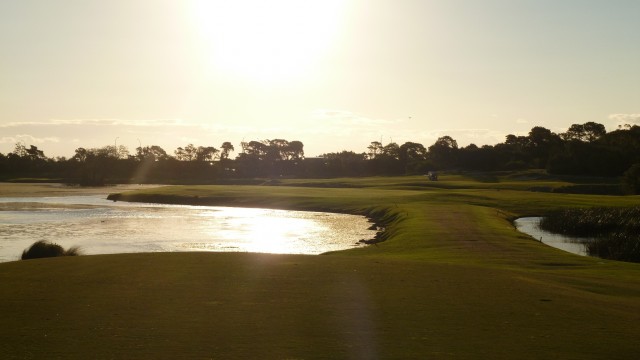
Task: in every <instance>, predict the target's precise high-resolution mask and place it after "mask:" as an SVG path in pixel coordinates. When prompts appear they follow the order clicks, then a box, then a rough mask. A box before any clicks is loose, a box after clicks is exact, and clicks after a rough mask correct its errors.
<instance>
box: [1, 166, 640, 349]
mask: <svg viewBox="0 0 640 360" xmlns="http://www.w3.org/2000/svg"><path fill="white" fill-rule="evenodd" d="M603 181H604V182H606V181H607V180H602V179H588V178H568V177H567V178H560V177H552V176H548V175H546V174H544V173H542V172H522V173H495V174H493V173H491V174H486V173H485V174H455V173H452V174H442V175H441V176H440V178H439V181H429V180H428V179H427V178H426V177H424V176H403V177H363V178H335V179H278V180H266V181H265V182H264V184H261V185H190V186H163V187H156V188H153V187H145V188H142V189H139V190H134V191H127V192H123V193H118V194H112V195H110V198H111V199H113V200H117V201H140V202H159V203H170V204H190V205H215V206H236V207H259V208H274V209H290V210H309V211H311V210H313V211H326V212H339V213H348V214H356V215H365V216H367V217H369V218H370V219H372V221H375V222H376V223H377V225H378V226H379V227H380V228H384V230H383V231H382V232H381V233H380V234H379V237H378V239H377V240H378V241H379V242H376V243H374V244H371V245H367V246H357V247H356V246H354V248H353V249H350V250H345V251H337V252H331V253H326V254H322V255H274V254H256V253H212V252H197V253H190V252H176V253H136V254H116V255H91V256H86V255H85V256H69V257H57V258H46V259H34V260H25V261H14V262H7V263H0V324H2V326H1V327H0V358H2V359H635V358H636V357H637V356H638V354H639V353H640V344H639V343H638V339H639V337H640V264H636V263H626V262H619V261H612V260H604V259H599V258H594V257H584V256H578V255H573V254H570V253H567V252H563V251H561V250H558V249H555V248H552V247H549V246H547V245H545V244H543V243H541V242H540V241H538V240H536V239H533V238H531V237H529V236H527V235H525V234H523V233H521V232H519V231H518V230H516V229H515V227H514V225H513V220H514V219H516V218H518V217H522V216H545V215H547V214H552V213H553V212H554V211H557V210H560V209H568V208H590V207H631V206H638V205H640V196H613V195H590V194H576V193H566V192H562V189H576V188H581V187H584V188H588V186H587V185H589V186H591V185H597V186H602V185H603V184H602V182H603ZM27 185H28V184H12V185H11V186H12V189H13V190H12V191H13V192H14V195H15V194H19V191H20V190H19V188H20V186H27ZM604 185H610V184H604ZM3 186H5V185H4V184H0V189H2V187H3ZM38 186H39V187H38V189H40V192H39V193H40V194H46V193H47V191H49V190H47V187H46V184H39V185H38ZM69 191H70V192H73V191H74V190H69ZM78 191H83V190H78ZM572 192H576V191H572ZM0 193H1V194H3V195H0V196H9V195H7V194H9V192H4V193H3V192H0ZM0 229H1V227H0ZM33 240H34V242H35V241H37V240H39V239H33ZM264 241H266V242H268V241H269V239H268V238H265V239H264ZM318 241H322V239H318Z"/></svg>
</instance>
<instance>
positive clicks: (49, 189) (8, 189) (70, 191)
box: [0, 182, 166, 197]
mask: <svg viewBox="0 0 640 360" xmlns="http://www.w3.org/2000/svg"><path fill="white" fill-rule="evenodd" d="M162 186H166V185H143V184H116V185H106V186H96V187H85V186H70V185H65V184H61V183H12V182H0V197H55V196H68V195H105V196H106V195H109V194H110V193H112V192H114V191H130V190H142V189H151V188H156V187H162Z"/></svg>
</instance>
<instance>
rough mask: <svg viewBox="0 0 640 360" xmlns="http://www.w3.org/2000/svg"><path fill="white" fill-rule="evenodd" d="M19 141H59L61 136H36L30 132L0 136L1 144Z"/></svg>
mask: <svg viewBox="0 0 640 360" xmlns="http://www.w3.org/2000/svg"><path fill="white" fill-rule="evenodd" d="M19 142H22V143H25V144H44V143H59V142H60V138H58V137H55V136H48V137H36V136H32V135H28V134H20V135H14V136H3V137H1V138H0V144H16V143H19Z"/></svg>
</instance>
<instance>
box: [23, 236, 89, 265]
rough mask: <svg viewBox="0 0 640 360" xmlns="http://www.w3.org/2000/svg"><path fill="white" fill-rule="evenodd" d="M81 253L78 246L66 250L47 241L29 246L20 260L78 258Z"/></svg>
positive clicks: (40, 241)
mask: <svg viewBox="0 0 640 360" xmlns="http://www.w3.org/2000/svg"><path fill="white" fill-rule="evenodd" d="M80 253H81V252H80V248H79V247H77V246H72V247H70V248H69V249H67V250H65V249H64V248H63V247H62V246H60V245H58V244H55V243H52V242H49V241H45V240H39V241H36V242H35V243H33V244H32V245H31V246H29V248H28V249H25V250H24V251H23V252H22V256H21V257H20V258H21V259H22V260H29V259H41V258H49V257H58V256H78V255H80Z"/></svg>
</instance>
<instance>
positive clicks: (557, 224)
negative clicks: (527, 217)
mask: <svg viewBox="0 0 640 360" xmlns="http://www.w3.org/2000/svg"><path fill="white" fill-rule="evenodd" d="M540 228H542V229H543V230H546V231H550V232H554V233H558V234H563V235H568V236H579V237H590V238H594V240H593V241H590V242H587V243H586V246H587V252H588V253H589V255H592V256H598V257H601V258H605V259H613V260H621V261H632V262H640V207H632V208H590V209H567V210H562V211H559V212H556V213H554V214H552V215H549V216H546V217H544V218H542V220H541V221H540Z"/></svg>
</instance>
